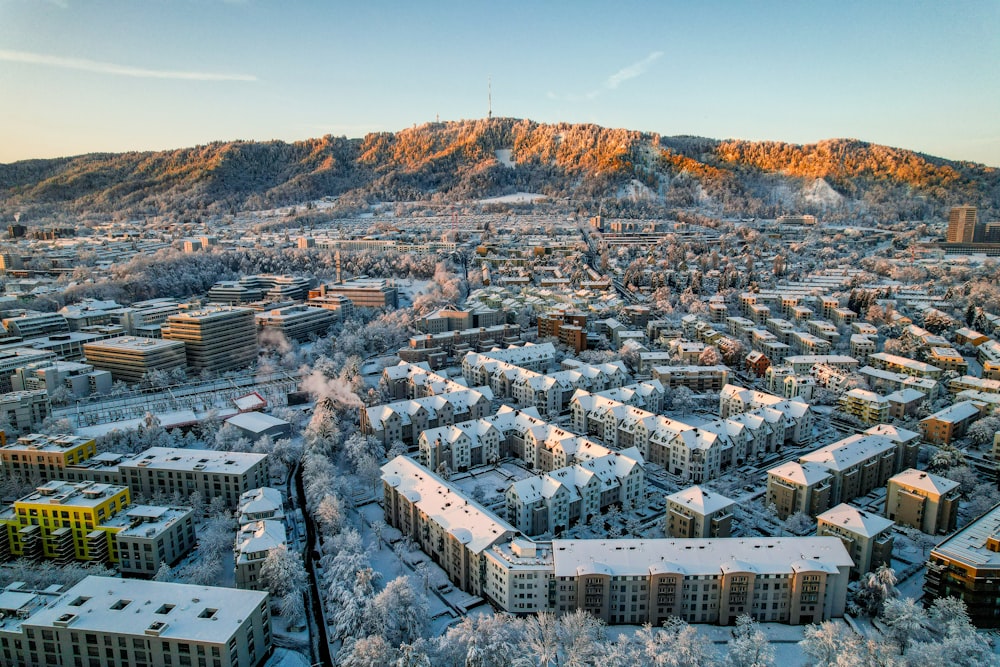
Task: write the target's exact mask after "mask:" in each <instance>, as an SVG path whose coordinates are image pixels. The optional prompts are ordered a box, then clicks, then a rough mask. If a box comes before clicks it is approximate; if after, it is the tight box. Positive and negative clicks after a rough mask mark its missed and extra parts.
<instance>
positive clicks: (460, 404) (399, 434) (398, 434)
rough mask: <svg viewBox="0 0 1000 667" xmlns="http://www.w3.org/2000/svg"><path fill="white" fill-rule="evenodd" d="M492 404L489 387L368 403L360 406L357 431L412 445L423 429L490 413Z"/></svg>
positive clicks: (385, 441)
mask: <svg viewBox="0 0 1000 667" xmlns="http://www.w3.org/2000/svg"><path fill="white" fill-rule="evenodd" d="M492 404H493V393H492V392H491V391H490V389H489V387H479V388H478V389H463V390H460V391H452V392H448V393H445V394H440V395H437V396H426V397H424V398H415V399H412V400H405V401H395V402H393V403H385V404H383V405H376V406H370V407H367V408H362V417H361V432H362V433H364V434H366V435H370V436H373V437H375V438H377V439H379V440H380V441H381V442H383V443H384V444H387V445H391V444H392V443H393V442H396V441H397V440H398V441H400V442H402V443H404V444H406V445H410V446H416V445H417V439H418V438H419V437H420V434H421V433H422V432H423V431H425V430H427V429H430V428H437V427H439V426H450V425H451V424H455V423H457V422H462V421H468V420H471V419H481V418H483V417H485V416H486V415H487V414H489V412H491V410H492Z"/></svg>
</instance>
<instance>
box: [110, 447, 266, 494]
mask: <svg viewBox="0 0 1000 667" xmlns="http://www.w3.org/2000/svg"><path fill="white" fill-rule="evenodd" d="M118 472H119V475H120V479H121V483H122V484H127V485H128V487H129V488H130V489H131V490H132V493H133V494H135V495H140V494H141V495H143V496H146V497H152V496H154V495H156V494H158V493H159V494H165V495H168V496H170V495H173V494H174V493H180V494H181V495H182V496H185V497H186V496H189V495H191V493H192V492H194V491H198V492H199V493H201V496H202V498H216V497H221V498H223V499H224V500H225V501H226V506H227V507H236V503H237V502H238V501H239V498H240V496H241V495H242V494H243V493H245V492H247V491H249V490H250V489H256V488H258V487H261V486H266V485H267V481H268V480H267V455H266V454H249V453H245V452H219V451H215V450H209V449H176V448H173V447H150V448H149V449H147V450H146V451H144V452H142V453H141V454H138V455H136V456H135V457H133V458H131V459H127V460H124V461H122V462H121V463H120V464H119V465H118Z"/></svg>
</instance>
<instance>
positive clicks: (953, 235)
mask: <svg viewBox="0 0 1000 667" xmlns="http://www.w3.org/2000/svg"><path fill="white" fill-rule="evenodd" d="M945 238H946V239H947V241H948V243H974V242H975V241H976V207H975V206H952V207H951V212H950V213H949V214H948V232H947V234H946V236H945Z"/></svg>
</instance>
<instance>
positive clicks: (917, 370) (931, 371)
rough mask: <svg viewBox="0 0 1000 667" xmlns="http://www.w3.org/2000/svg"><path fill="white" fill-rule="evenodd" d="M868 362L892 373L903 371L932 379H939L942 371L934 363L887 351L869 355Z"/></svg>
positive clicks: (914, 375) (905, 373)
mask: <svg viewBox="0 0 1000 667" xmlns="http://www.w3.org/2000/svg"><path fill="white" fill-rule="evenodd" d="M868 363H869V364H870V365H871V366H873V367H875V368H879V369H881V370H886V371H890V372H892V373H901V374H903V375H912V376H913V377H919V378H928V379H931V380H937V379H939V378H940V377H941V373H942V369H941V368H939V367H937V366H934V365H932V364H928V363H925V362H923V361H916V360H915V359H909V358H907V357H901V356H899V355H896V354H887V353H885V352H876V353H875V354H871V355H869V356H868Z"/></svg>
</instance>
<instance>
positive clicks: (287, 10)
mask: <svg viewBox="0 0 1000 667" xmlns="http://www.w3.org/2000/svg"><path fill="white" fill-rule="evenodd" d="M998 27H1000V5H997V4H996V3H990V2H981V1H969V2H961V3H948V4H947V5H939V4H936V3H929V2H920V3H901V4H896V3H891V4H890V3H876V4H867V3H853V2H852V3H838V4H836V5H834V4H832V3H809V4H792V3H780V2H768V3H764V4H760V3H755V4H750V3H746V4H742V3H732V4H730V3H707V4H700V5H697V6H695V5H688V4H687V3H662V4H652V3H642V2H636V3H630V4H625V5H621V6H617V7H616V8H615V9H614V10H612V9H610V8H609V7H607V6H606V5H603V4H597V3H590V2H585V3H576V4H574V5H572V6H568V5H562V4H550V5H547V6H534V5H529V4H527V3H514V4H511V5H508V6H505V7H504V8H503V9H502V10H499V11H498V10H497V8H496V7H494V6H490V7H487V6H485V5H471V6H467V5H465V4H462V3H453V2H446V3H436V4H435V5H434V6H433V7H425V6H419V5H412V4H397V3H392V2H380V3H378V2H377V3H371V4H366V5H363V6H361V5H358V6H354V5H352V6H332V5H327V4H326V3H314V2H306V3H297V4H295V5H294V6H279V5H277V4H276V3H268V2H263V1H259V0H245V1H240V0H228V1H226V0H213V1H206V2H165V3H155V4H153V3H129V2H124V1H122V0H97V1H95V2H88V3H86V4H84V3H82V2H79V0H48V1H45V2H27V1H26V0H0V88H2V89H3V90H4V91H5V95H4V101H5V104H4V105H3V106H2V107H0V109H2V110H0V162H12V161H16V160H21V159H31V158H44V157H57V156H66V155H75V154H80V153H88V152H122V151H130V150H159V149H170V148H181V147H186V146H192V145H196V144H204V143H208V142H211V141H229V140H235V139H253V140H262V141H266V140H270V139H281V140H285V141H295V140H301V139H306V138H310V137H317V136H322V135H325V134H333V135H338V136H339V135H345V136H348V137H352V138H353V137H360V136H363V135H364V134H366V133H368V132H372V131H397V130H401V129H404V128H407V127H410V126H412V125H414V124H422V123H426V122H430V121H434V120H435V119H436V118H440V119H441V120H459V119H464V118H483V117H486V115H487V113H488V112H489V111H490V110H492V113H493V115H494V116H509V117H519V118H530V119H532V120H535V121H538V122H546V123H555V122H571V123H575V122H584V123H595V124H598V125H602V126H607V127H626V128H629V129H635V130H642V131H649V132H657V133H660V134H663V135H679V134H688V135H699V136H706V137H711V138H716V139H726V138H738V139H748V140H773V141H785V142H791V143H803V144H804V143H815V142H817V141H820V140H823V139H828V138H841V137H843V138H856V139H860V140H862V141H868V142H872V143H879V144H886V145H891V146H897V147H901V148H906V149H911V150H915V151H919V152H923V153H928V154H931V155H935V156H940V157H945V158H950V159H957V160H969V161H974V162H981V163H984V164H987V165H991V166H1000V131H998V128H997V127H996V122H995V120H994V117H993V112H992V110H993V109H995V108H996V107H997V104H998V103H1000V85H998V84H997V83H996V78H995V76H993V75H992V74H991V72H990V71H989V70H990V66H991V64H992V63H994V62H997V60H998V58H1000V40H998V39H997V38H996V36H995V35H996V34H997V28H998ZM490 93H492V104H490V101H489V100H488V95H489V94H490ZM957 100H961V103H957V102H956V101H957Z"/></svg>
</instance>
